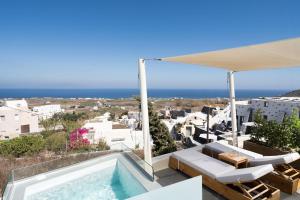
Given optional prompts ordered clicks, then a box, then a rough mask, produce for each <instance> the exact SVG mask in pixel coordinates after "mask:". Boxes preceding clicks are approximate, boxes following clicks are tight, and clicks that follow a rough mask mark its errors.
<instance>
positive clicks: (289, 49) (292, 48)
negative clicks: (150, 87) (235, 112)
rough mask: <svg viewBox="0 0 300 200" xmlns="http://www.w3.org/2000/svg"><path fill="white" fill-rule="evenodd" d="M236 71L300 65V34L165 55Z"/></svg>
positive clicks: (173, 59) (178, 59) (172, 58)
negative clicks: (269, 40) (221, 47)
mask: <svg viewBox="0 0 300 200" xmlns="http://www.w3.org/2000/svg"><path fill="white" fill-rule="evenodd" d="M161 60H162V61H169V62H180V63H186V64H196V65H203V66H210V67H217V68H223V69H227V70H232V71H247V70H258V69H270V68H286V67H300V37H299V38H294V39H287V40H279V41H275V42H268V43H263V44H258V45H250V46H244V47H239V48H232V49H225V50H218V51H211V52H204V53H196V54H190V55H183V56H175V57H166V58H161Z"/></svg>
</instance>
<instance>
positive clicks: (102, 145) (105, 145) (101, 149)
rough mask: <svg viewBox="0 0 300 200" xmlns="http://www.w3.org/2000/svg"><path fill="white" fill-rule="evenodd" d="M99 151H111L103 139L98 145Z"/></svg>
mask: <svg viewBox="0 0 300 200" xmlns="http://www.w3.org/2000/svg"><path fill="white" fill-rule="evenodd" d="M97 149H98V150H99V151H105V150H109V149H110V147H109V146H108V145H107V143H106V141H105V140H104V139H102V138H101V139H100V140H99V142H98V144H97Z"/></svg>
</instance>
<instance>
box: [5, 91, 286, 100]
mask: <svg viewBox="0 0 300 200" xmlns="http://www.w3.org/2000/svg"><path fill="white" fill-rule="evenodd" d="M287 92H288V90H236V97H237V98H256V97H268V96H280V95H283V94H285V93H287ZM137 95H139V89H0V98H35V97H37V98H45V97H52V98H111V99H118V98H130V97H133V96H137ZM148 96H149V97H153V98H191V99H202V98H227V97H228V96H229V91H228V90H226V89H149V90H148Z"/></svg>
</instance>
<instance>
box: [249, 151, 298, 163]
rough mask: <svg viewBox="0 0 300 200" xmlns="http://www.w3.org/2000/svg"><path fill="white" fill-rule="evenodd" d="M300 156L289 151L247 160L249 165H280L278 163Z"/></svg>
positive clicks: (291, 160) (290, 160) (288, 161)
mask: <svg viewBox="0 0 300 200" xmlns="http://www.w3.org/2000/svg"><path fill="white" fill-rule="evenodd" d="M299 158H300V156H299V154H298V153H289V154H284V155H277V156H264V157H263V158H256V159H253V160H250V161H249V164H250V165H251V166H258V165H264V164H272V165H274V166H275V165H280V164H289V163H291V162H293V161H295V160H298V159H299Z"/></svg>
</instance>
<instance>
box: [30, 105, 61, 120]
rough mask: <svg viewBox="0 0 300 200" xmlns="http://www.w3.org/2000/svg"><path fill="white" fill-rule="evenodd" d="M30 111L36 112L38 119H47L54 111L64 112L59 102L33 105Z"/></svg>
mask: <svg viewBox="0 0 300 200" xmlns="http://www.w3.org/2000/svg"><path fill="white" fill-rule="evenodd" d="M32 111H33V112H35V113H37V114H38V116H39V119H40V120H43V119H49V118H52V117H53V115H54V114H56V113H61V112H64V110H63V109H61V106H60V105H59V104H53V105H43V106H35V107H33V108H32Z"/></svg>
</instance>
